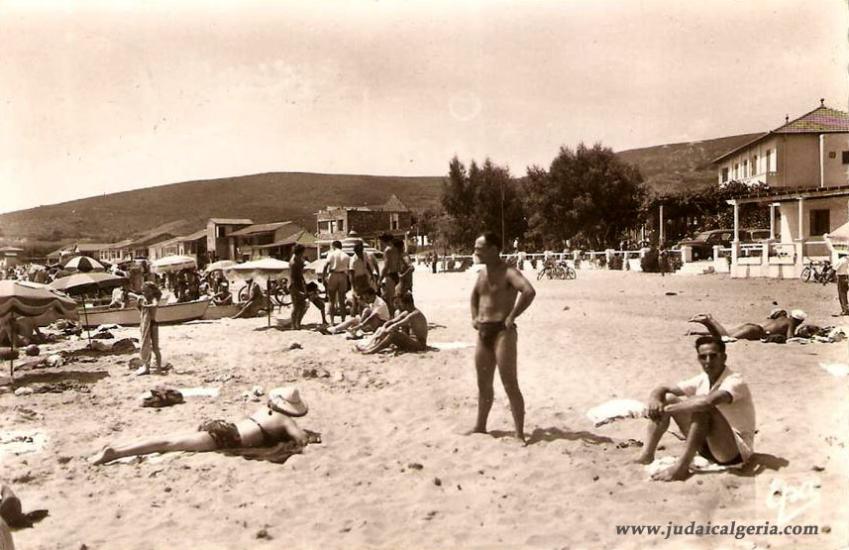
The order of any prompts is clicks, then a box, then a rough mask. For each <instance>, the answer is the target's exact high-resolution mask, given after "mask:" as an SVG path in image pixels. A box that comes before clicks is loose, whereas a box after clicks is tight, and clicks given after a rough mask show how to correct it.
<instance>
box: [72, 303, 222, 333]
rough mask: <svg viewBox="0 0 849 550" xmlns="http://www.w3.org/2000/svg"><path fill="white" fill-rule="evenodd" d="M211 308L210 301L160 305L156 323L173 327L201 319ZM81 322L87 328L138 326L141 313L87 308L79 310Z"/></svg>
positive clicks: (129, 310) (157, 309) (130, 310)
mask: <svg viewBox="0 0 849 550" xmlns="http://www.w3.org/2000/svg"><path fill="white" fill-rule="evenodd" d="M208 307H209V300H208V299H205V298H204V299H201V300H195V301H194V302H183V303H179V304H160V305H159V306H158V307H157V308H156V322H157V323H158V324H160V325H172V324H177V323H184V322H186V321H194V320H195V319H200V318H201V317H203V316H204V314H205V313H206V310H207V308H208ZM79 314H80V322H82V323H83V326H86V327H96V326H99V325H111V324H115V325H122V326H132V325H138V324H139V322H140V313H139V310H138V308H135V307H128V308H124V309H114V308H113V309H110V308H108V307H93V308H86V310H85V311H83V310H82V309H80V310H79Z"/></svg>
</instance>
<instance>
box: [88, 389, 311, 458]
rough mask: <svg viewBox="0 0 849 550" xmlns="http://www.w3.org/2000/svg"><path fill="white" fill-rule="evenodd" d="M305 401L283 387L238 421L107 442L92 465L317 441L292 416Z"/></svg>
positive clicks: (303, 410)
mask: <svg viewBox="0 0 849 550" xmlns="http://www.w3.org/2000/svg"><path fill="white" fill-rule="evenodd" d="M307 411H308V408H307V404H306V403H305V402H304V401H303V400H301V396H300V394H299V393H298V389H297V388H295V387H292V386H286V387H282V388H277V389H275V390H272V391H271V392H270V393H269V394H268V406H267V407H263V408H261V409H259V410H257V411H256V412H255V413H254V414H253V415H251V416H250V417H248V418H245V419H243V420H240V421H239V422H238V423H236V424H234V423H232V422H227V421H225V420H212V421H209V422H204V423H203V424H201V425H200V427H198V431H196V432H188V433H181V434H176V435H170V436H165V437H153V438H148V439H143V440H141V441H138V442H136V443H130V444H129V445H124V446H121V447H112V446H109V445H107V446H106V447H104V448H103V450H102V451H100V452H99V453H97V454H96V455H94V456H93V457H92V458H91V460H92V463H93V464H105V463H107V462H111V461H113V460H117V459H119V458H124V457H127V456H136V455H145V454H149V453H167V452H170V451H194V452H206V451H215V450H219V449H235V448H239V447H260V446H269V445H273V444H275V443H278V442H280V441H286V440H289V439H291V440H294V441H295V442H296V443H297V444H298V445H301V446H304V445H306V444H307V443H318V442H319V441H317V440H316V439H315V436H312V434H307V433H306V432H304V431H303V430H302V429H301V428H300V427H298V425H297V424H296V423H295V421H294V420H293V419H292V418H293V417H301V416H304V415H305V414H307Z"/></svg>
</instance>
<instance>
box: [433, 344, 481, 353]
mask: <svg viewBox="0 0 849 550" xmlns="http://www.w3.org/2000/svg"><path fill="white" fill-rule="evenodd" d="M429 345H430V346H431V347H434V348H436V349H438V350H442V351H446V350H451V349H464V348H470V347H472V346H473V345H474V344H470V343H468V342H434V343H431V344H429Z"/></svg>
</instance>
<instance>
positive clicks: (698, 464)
mask: <svg viewBox="0 0 849 550" xmlns="http://www.w3.org/2000/svg"><path fill="white" fill-rule="evenodd" d="M677 460H678V458H677V457H674V456H664V457H660V458H657V459H655V461H654V462H652V463H651V464H646V465H645V466H644V468H645V470H646V473H648V475H649V479H651V477H652V476H653V475H654V474H656V473H658V472H662V471H663V470H665V469H667V468H669V467H670V466H672V465H674V464H675V461H677ZM743 466H744V464H742V463H740V464H729V465H725V466H723V465H722V464H717V463H715V462H711V461H709V460H708V459H706V458H705V457H703V456H700V455H696V456H695V458H693V462H691V463H690V471H691V472H692V473H710V472H726V471H728V470H736V469H739V468H742V467H743Z"/></svg>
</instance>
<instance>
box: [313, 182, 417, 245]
mask: <svg viewBox="0 0 849 550" xmlns="http://www.w3.org/2000/svg"><path fill="white" fill-rule="evenodd" d="M316 226H317V233H316V235H317V244H318V246H319V249H320V248H321V247H329V246H330V244H331V243H332V242H333V241H335V240H338V241H341V240H343V239H344V238H345V237H347V236H348V234H349V233H350V232H351V231H355V232H356V233H357V234H358V235H359V237H360V238H361V239H363V242H364V243H366V244H367V245H371V246H375V247H379V246H380V245H379V243H378V237H379V236H380V235H382V234H383V233H390V234H391V235H393V236H396V237H401V238H406V235H407V233H408V232H409V231H410V229H411V228H412V226H413V213H412V212H411V211H410V209H409V208H407V207H406V206H405V205H404V203H402V202H401V200H400V199H399V198H398V197H397V196H396V195H391V196H390V197H389V199H388V200H387V201H386V202H385V203H383V204H380V205H373V206H368V205H364V206H328V207H326V208H324V209H323V210H319V211H318V212H316Z"/></svg>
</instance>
